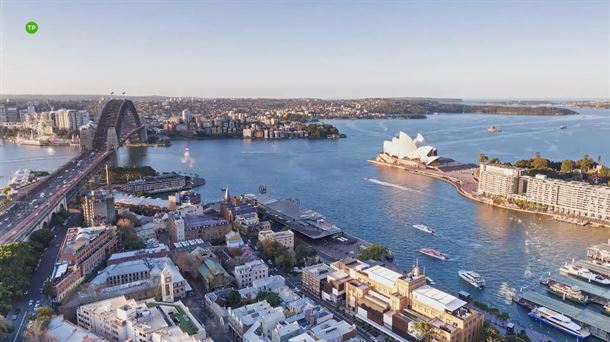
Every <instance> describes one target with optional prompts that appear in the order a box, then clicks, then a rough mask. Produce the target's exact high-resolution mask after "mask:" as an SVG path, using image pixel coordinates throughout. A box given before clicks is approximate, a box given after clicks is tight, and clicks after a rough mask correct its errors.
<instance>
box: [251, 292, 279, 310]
mask: <svg viewBox="0 0 610 342" xmlns="http://www.w3.org/2000/svg"><path fill="white" fill-rule="evenodd" d="M263 300H266V301H267V303H269V305H271V306H272V307H274V308H275V307H278V306H279V305H280V304H281V303H282V299H281V298H280V296H279V295H278V294H277V293H273V292H267V291H260V292H259V293H258V294H257V295H256V301H257V302H261V301H263Z"/></svg>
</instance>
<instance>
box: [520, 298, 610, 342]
mask: <svg viewBox="0 0 610 342" xmlns="http://www.w3.org/2000/svg"><path fill="white" fill-rule="evenodd" d="M515 302H517V303H518V304H520V305H522V306H525V307H527V308H529V309H533V308H535V307H539V306H544V307H546V308H549V309H551V310H554V311H557V312H559V313H561V314H562V315H564V316H567V317H570V318H571V319H572V320H573V321H574V322H576V323H578V324H581V325H583V326H585V327H587V328H588V329H589V331H590V332H591V335H593V336H595V337H597V338H599V339H602V340H604V341H610V317H608V316H604V315H603V314H601V313H598V312H594V311H591V310H586V309H582V308H578V307H576V306H572V305H570V304H567V303H564V302H562V301H560V300H557V299H554V298H550V297H548V296H546V295H545V294H542V293H538V292H533V291H530V292H526V293H523V294H520V295H519V297H518V298H515Z"/></svg>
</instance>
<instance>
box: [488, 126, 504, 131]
mask: <svg viewBox="0 0 610 342" xmlns="http://www.w3.org/2000/svg"><path fill="white" fill-rule="evenodd" d="M487 132H491V133H498V132H502V130H501V129H499V128H498V127H496V126H490V127H489V128H488V129H487Z"/></svg>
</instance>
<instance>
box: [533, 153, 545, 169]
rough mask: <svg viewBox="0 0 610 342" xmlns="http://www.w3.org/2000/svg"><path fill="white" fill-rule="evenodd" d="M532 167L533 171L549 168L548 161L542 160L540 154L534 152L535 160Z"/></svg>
mask: <svg viewBox="0 0 610 342" xmlns="http://www.w3.org/2000/svg"><path fill="white" fill-rule="evenodd" d="M532 167H533V168H534V169H544V168H547V167H549V160H548V159H544V158H542V157H541V156H540V152H536V158H534V161H533V162H532Z"/></svg>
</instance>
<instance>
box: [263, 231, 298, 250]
mask: <svg viewBox="0 0 610 342" xmlns="http://www.w3.org/2000/svg"><path fill="white" fill-rule="evenodd" d="M258 241H277V242H278V243H279V244H280V245H282V246H284V247H286V248H287V249H288V250H289V251H292V250H293V249H294V233H293V232H292V231H291V230H282V231H279V232H274V231H272V230H270V229H269V230H261V231H260V232H258Z"/></svg>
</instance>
